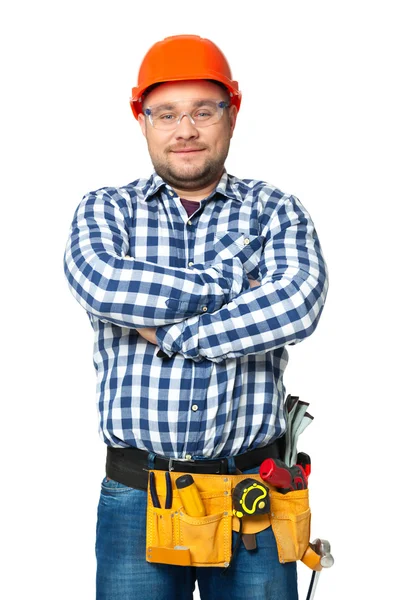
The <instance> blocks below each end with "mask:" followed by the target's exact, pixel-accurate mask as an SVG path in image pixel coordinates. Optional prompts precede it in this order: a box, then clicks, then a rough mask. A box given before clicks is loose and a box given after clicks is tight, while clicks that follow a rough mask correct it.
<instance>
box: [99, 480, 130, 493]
mask: <svg viewBox="0 0 400 600" xmlns="http://www.w3.org/2000/svg"><path fill="white" fill-rule="evenodd" d="M131 491H133V488H131V487H128V486H127V485H124V484H123V483H119V481H115V480H114V479H110V478H109V477H107V476H106V477H104V479H103V480H102V482H101V493H102V494H112V493H117V494H121V493H127V492H131Z"/></svg>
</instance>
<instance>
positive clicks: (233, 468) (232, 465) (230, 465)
mask: <svg viewBox="0 0 400 600" xmlns="http://www.w3.org/2000/svg"><path fill="white" fill-rule="evenodd" d="M228 473H229V474H230V475H234V474H235V473H236V464H235V457H234V456H230V457H229V458H228Z"/></svg>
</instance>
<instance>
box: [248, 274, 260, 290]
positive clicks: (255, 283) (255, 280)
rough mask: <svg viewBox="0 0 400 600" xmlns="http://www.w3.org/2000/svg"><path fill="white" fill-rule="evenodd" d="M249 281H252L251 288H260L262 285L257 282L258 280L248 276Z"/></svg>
mask: <svg viewBox="0 0 400 600" xmlns="http://www.w3.org/2000/svg"><path fill="white" fill-rule="evenodd" d="M247 279H248V280H249V281H250V287H251V288H254V287H258V286H259V285H261V283H260V282H259V281H257V279H250V277H249V276H247Z"/></svg>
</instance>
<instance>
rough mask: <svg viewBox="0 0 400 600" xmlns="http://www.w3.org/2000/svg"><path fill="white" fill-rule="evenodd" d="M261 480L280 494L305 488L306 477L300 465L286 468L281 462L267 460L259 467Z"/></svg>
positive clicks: (271, 459)
mask: <svg viewBox="0 0 400 600" xmlns="http://www.w3.org/2000/svg"><path fill="white" fill-rule="evenodd" d="M260 476H261V479H263V480H264V481H267V482H268V483H270V484H271V485H273V486H275V487H276V488H277V491H278V492H280V493H281V494H287V493H288V492H293V491H295V490H305V489H306V488H307V479H308V478H307V475H306V472H305V470H304V469H303V467H302V466H300V465H294V466H293V467H288V466H287V465H286V464H285V463H284V462H283V461H281V460H278V459H273V458H267V459H266V460H264V461H263V462H262V463H261V466H260Z"/></svg>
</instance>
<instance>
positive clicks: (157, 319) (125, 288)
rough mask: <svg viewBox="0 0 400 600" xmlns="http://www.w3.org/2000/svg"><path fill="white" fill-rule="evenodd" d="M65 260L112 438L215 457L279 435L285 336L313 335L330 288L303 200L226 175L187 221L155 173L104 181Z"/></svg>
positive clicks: (293, 339) (76, 222) (78, 221)
mask: <svg viewBox="0 0 400 600" xmlns="http://www.w3.org/2000/svg"><path fill="white" fill-rule="evenodd" d="M64 268H65V274H66V277H67V280H68V284H69V287H70V289H71V292H72V294H73V295H74V296H75V298H76V299H77V300H78V302H79V303H80V304H81V305H82V307H83V308H84V309H85V310H86V311H87V313H88V316H89V319H90V322H91V325H92V327H93V330H94V366H95V369H96V371H97V401H98V410H99V431H100V435H101V436H102V438H103V440H104V442H105V443H106V444H108V445H111V446H116V447H129V446H135V447H138V448H141V449H145V450H148V451H153V452H155V453H157V454H162V455H164V456H167V457H172V458H181V459H182V458H192V459H194V458H211V457H213V458H216V457H226V456H231V455H235V454H239V453H243V452H245V451H247V450H251V449H253V448H257V447H259V446H263V445H265V444H267V443H270V442H272V441H274V440H275V439H276V438H278V437H280V436H281V435H282V434H283V432H284V430H285V420H284V416H283V410H282V409H283V401H284V396H285V388H284V384H283V379H282V378H283V373H284V370H285V367H286V365H287V362H288V353H287V349H286V346H287V345H290V344H295V343H298V342H300V341H302V340H303V339H304V338H306V337H307V336H309V335H310V334H311V333H312V332H313V331H314V329H315V327H316V325H317V323H318V320H319V318H320V315H321V311H322V308H323V305H324V301H325V296H326V292H327V287H328V283H327V272H326V267H325V263H324V259H323V256H322V253H321V248H320V244H319V241H318V238H317V234H316V231H315V229H314V225H313V222H312V220H311V218H310V216H309V214H308V213H307V211H306V210H305V208H304V207H303V206H302V204H301V203H300V202H299V200H298V199H297V198H296V197H294V196H291V195H288V194H285V193H283V192H282V191H280V190H279V189H277V188H276V187H274V186H272V185H269V184H268V183H265V182H263V181H254V180H240V179H237V178H235V177H233V176H231V175H228V174H227V173H226V171H225V172H224V173H223V175H222V177H221V180H220V181H219V183H218V185H217V187H216V189H215V190H214V191H213V192H212V193H211V194H210V195H209V196H208V197H207V198H205V199H204V200H202V201H201V202H200V203H199V207H198V209H197V210H196V211H195V212H194V213H193V215H191V216H190V217H188V215H187V213H186V211H185V209H184V207H183V206H182V204H181V202H180V200H179V197H178V196H177V194H176V193H175V192H174V190H173V189H172V188H171V187H170V186H169V185H167V184H166V183H165V182H164V181H163V180H162V179H161V178H160V177H159V176H158V175H156V174H155V173H154V174H153V175H152V176H151V177H150V178H149V179H139V180H137V181H134V182H133V183H130V184H129V185H126V186H124V187H120V188H112V187H105V188H102V189H100V190H97V191H94V192H90V193H88V194H87V195H85V196H84V198H83V199H82V201H81V203H80V204H79V206H78V208H77V210H76V212H75V215H74V219H73V222H72V225H71V229H70V235H69V238H68V243H67V248H66V251H65V256H64ZM249 278H251V279H258V281H259V282H260V284H261V285H260V286H258V287H250V284H249ZM140 327H157V330H156V335H157V340H158V345H159V347H160V348H161V349H162V350H163V351H164V353H165V354H166V355H168V357H164V358H162V357H160V356H158V355H157V354H158V351H159V350H160V348H159V347H158V346H156V345H155V344H152V343H150V342H148V341H146V340H145V339H144V338H143V337H142V336H140V335H139V334H138V330H139V329H140Z"/></svg>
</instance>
